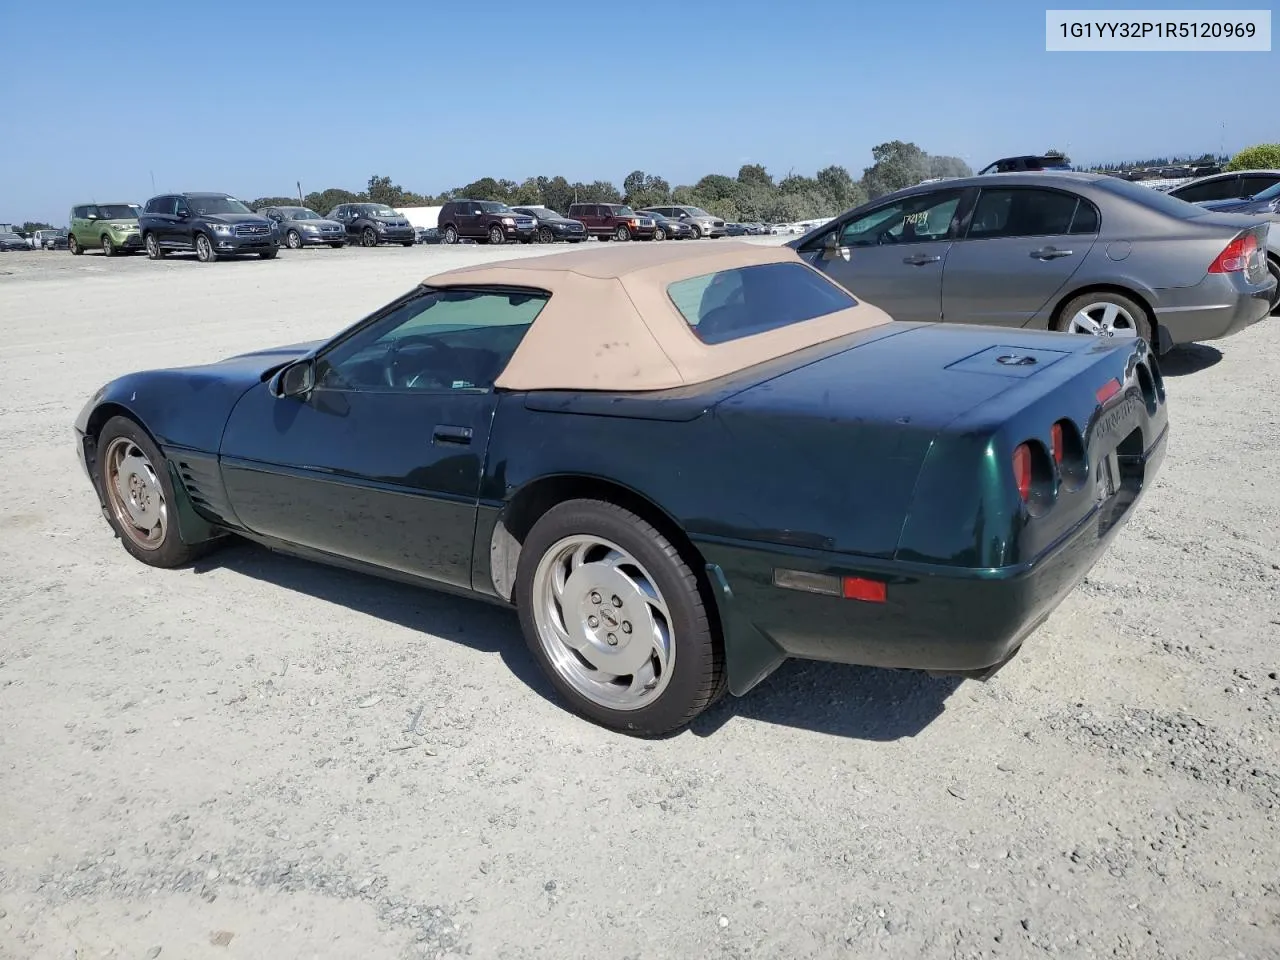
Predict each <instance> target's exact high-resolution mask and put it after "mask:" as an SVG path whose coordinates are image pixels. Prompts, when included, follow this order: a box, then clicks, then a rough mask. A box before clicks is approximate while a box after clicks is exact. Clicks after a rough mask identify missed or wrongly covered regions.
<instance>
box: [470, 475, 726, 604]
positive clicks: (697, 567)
mask: <svg viewBox="0 0 1280 960" xmlns="http://www.w3.org/2000/svg"><path fill="white" fill-rule="evenodd" d="M566 500H604V501H606V502H608V503H612V504H615V505H617V506H619V507H622V508H623V509H625V510H630V511H631V512H632V513H634V514H635V515H636V516H638V517H640V518H641V519H643V520H645V521H646V522H648V523H650V524H652V525H653V527H654V528H655V529H657V530H658V532H659V533H661V534H662V535H663V536H664V537H666V538H667V539H668V540H670V541H671V544H672V545H673V546H674V547H675V548H676V549H677V550H678V551H680V555H681V556H682V557H683V558H684V560H685V562H686V563H688V564H689V566H690V567H691V568H692V569H693V570H694V571H695V572H697V574H698V576H699V581H702V580H705V576H704V574H703V568H704V562H705V561H704V560H703V558H702V554H701V552H700V551H699V550H698V548H697V547H696V546H695V545H694V543H693V541H692V540H691V539H689V535H688V534H687V533H686V532H685V530H684V528H683V527H682V526H681V525H680V523H679V521H677V520H676V519H675V518H674V517H673V516H671V514H670V513H668V512H667V511H666V510H664V509H663V508H662V507H660V506H659V505H658V504H657V503H655V502H654V501H653V500H651V499H649V498H648V497H647V496H645V495H644V494H642V493H639V492H638V491H636V490H634V489H632V488H631V487H628V486H626V485H625V484H621V483H618V482H617V481H616V480H607V479H605V478H604V477H598V476H592V475H588V474H576V473H571V474H550V475H547V476H543V477H539V478H538V479H536V480H530V481H529V482H528V483H526V484H525V485H524V486H522V487H521V488H520V489H519V490H517V491H516V492H515V494H514V495H513V496H512V497H511V498H510V499H509V500H508V501H507V504H506V506H505V507H503V508H502V512H501V513H499V514H498V519H497V520H496V521H495V523H494V526H493V533H492V534H491V535H490V538H489V578H490V580H491V582H492V585H493V588H494V590H495V591H496V592H497V594H498V595H499V596H500V597H502V598H503V599H504V600H508V601H510V600H511V598H512V596H513V595H514V590H515V577H516V567H517V565H518V564H519V562H520V551H521V549H522V547H523V545H524V541H525V538H526V537H527V536H528V535H529V531H530V530H532V529H533V525H534V524H535V523H537V522H538V519H539V518H540V517H541V516H542V515H543V514H544V513H546V512H547V511H548V510H550V509H551V508H552V507H554V506H556V505H557V504H559V503H563V502H564V501H566Z"/></svg>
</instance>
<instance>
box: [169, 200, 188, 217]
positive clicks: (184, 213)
mask: <svg viewBox="0 0 1280 960" xmlns="http://www.w3.org/2000/svg"><path fill="white" fill-rule="evenodd" d="M173 204H174V213H176V214H177V215H178V216H180V217H189V216H191V206H190V204H188V203H187V201H186V198H185V197H174V198H173Z"/></svg>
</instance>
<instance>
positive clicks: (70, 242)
mask: <svg viewBox="0 0 1280 960" xmlns="http://www.w3.org/2000/svg"><path fill="white" fill-rule="evenodd" d="M67 249H68V250H70V251H71V255H72V256H75V257H78V256H80V255H81V254H82V253H84V250H82V249H81V248H80V241H78V240H77V239H76V235H75V234H74V233H69V234H67Z"/></svg>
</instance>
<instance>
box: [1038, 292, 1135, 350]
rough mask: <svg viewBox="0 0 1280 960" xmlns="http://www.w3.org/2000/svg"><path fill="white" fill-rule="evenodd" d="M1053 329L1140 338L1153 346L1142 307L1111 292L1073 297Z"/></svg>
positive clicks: (1065, 331)
mask: <svg viewBox="0 0 1280 960" xmlns="http://www.w3.org/2000/svg"><path fill="white" fill-rule="evenodd" d="M1054 329H1056V330H1060V331H1062V332H1063V333H1085V334H1090V335H1092V336H1095V337H1111V338H1124V337H1141V338H1142V339H1143V340H1146V341H1147V343H1151V342H1152V341H1151V321H1150V320H1149V319H1148V318H1147V311H1146V310H1145V309H1143V307H1142V305H1141V304H1140V303H1138V302H1136V301H1135V300H1132V299H1130V298H1129V297H1126V296H1123V295H1122V294H1119V293H1113V292H1111V291H1110V290H1100V291H1098V292H1096V293H1083V294H1081V295H1080V296H1078V297H1073V298H1072V299H1071V300H1069V301H1067V303H1066V304H1065V305H1064V306H1063V307H1062V310H1061V311H1059V313H1058V320H1057V323H1055V324H1054Z"/></svg>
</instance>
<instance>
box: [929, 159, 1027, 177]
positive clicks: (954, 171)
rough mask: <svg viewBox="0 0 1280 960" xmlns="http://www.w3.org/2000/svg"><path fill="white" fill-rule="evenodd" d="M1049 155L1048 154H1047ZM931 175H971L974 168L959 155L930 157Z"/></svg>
mask: <svg viewBox="0 0 1280 960" xmlns="http://www.w3.org/2000/svg"><path fill="white" fill-rule="evenodd" d="M1045 156H1048V154H1045ZM929 176H931V177H971V176H973V168H972V167H970V166H969V165H968V164H967V163H965V162H964V161H963V160H961V159H960V158H959V157H939V156H930V157H929Z"/></svg>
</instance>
